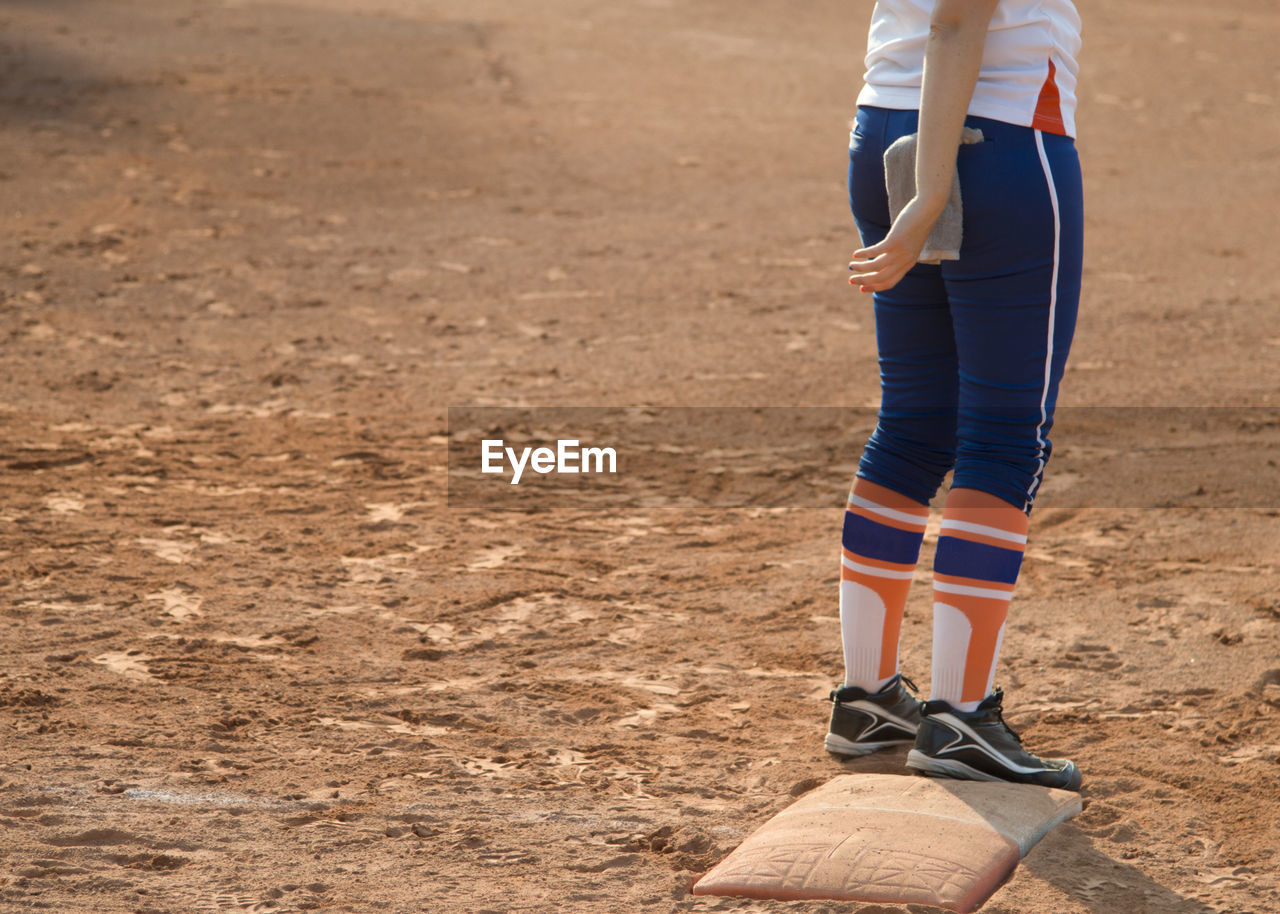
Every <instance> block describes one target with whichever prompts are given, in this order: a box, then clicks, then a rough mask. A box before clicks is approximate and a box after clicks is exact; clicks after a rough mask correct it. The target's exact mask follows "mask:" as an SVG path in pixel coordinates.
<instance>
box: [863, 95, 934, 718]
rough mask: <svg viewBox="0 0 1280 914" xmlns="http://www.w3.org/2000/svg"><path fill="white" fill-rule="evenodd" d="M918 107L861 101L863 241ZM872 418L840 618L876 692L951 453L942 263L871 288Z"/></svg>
mask: <svg viewBox="0 0 1280 914" xmlns="http://www.w3.org/2000/svg"><path fill="white" fill-rule="evenodd" d="M915 125H916V113H915V112H914V111H885V110H881V109H862V110H860V111H859V114H858V120H857V122H856V123H855V129H854V133H853V137H852V139H851V143H850V167H849V188H850V198H851V204H852V208H853V213H854V218H855V220H856V221H857V224H858V230H859V232H860V233H861V235H862V240H863V243H864V244H873V243H875V242H876V241H878V240H880V239H881V238H883V237H884V235H885V233H886V232H888V230H889V204H888V200H887V198H886V194H885V185H884V167H883V156H884V150H885V148H886V147H887V146H888V145H889V144H890V143H892V142H893V141H894V140H896V139H897V138H898V137H899V136H902V135H905V134H907V133H911V132H913V131H914V130H915ZM875 322H876V346H877V350H878V352H879V363H880V383H881V402H880V413H879V420H878V423H877V426H876V430H875V432H874V434H872V436H871V440H870V441H869V442H868V443H867V446H866V449H865V451H864V453H863V456H862V460H861V462H860V463H859V467H858V478H857V479H856V480H854V485H853V490H852V492H851V493H850V495H849V502H848V507H847V510H846V511H845V519H844V532H843V542H842V546H843V549H842V560H841V573H840V629H841V634H842V638H843V643H844V658H845V685H846V686H855V687H858V688H861V689H863V690H865V691H867V692H871V693H874V692H878V691H879V690H880V689H881V688H883V687H884V686H885V685H887V684H888V682H889V681H890V679H892V678H893V676H894V675H895V674H896V673H897V672H898V635H899V632H900V631H901V627H902V613H903V609H904V608H905V607H906V602H907V590H908V588H909V586H910V584H911V579H912V576H913V573H914V570H915V566H916V560H917V559H918V557H919V554H920V544H921V541H922V539H923V537H924V528H925V524H926V523H927V522H928V519H929V508H928V505H929V501H930V500H931V499H932V498H933V496H934V494H935V493H936V492H937V490H938V486H939V485H940V484H941V482H942V479H943V477H944V476H945V475H946V473H947V471H948V470H949V469H950V468H951V463H952V460H953V458H954V454H955V413H956V403H957V397H958V388H957V362H956V352H955V336H954V333H953V330H952V326H951V315H950V311H949V308H948V305H947V297H946V287H945V286H944V284H943V280H942V271H941V270H940V269H939V268H938V267H937V266H928V265H924V264H920V265H917V266H916V267H915V268H914V269H912V270H911V271H910V272H909V273H908V274H907V275H906V276H905V277H903V279H902V281H901V282H900V283H898V285H897V286H895V287H894V288H893V289H890V290H888V291H887V292H881V293H877V294H876V296H875Z"/></svg>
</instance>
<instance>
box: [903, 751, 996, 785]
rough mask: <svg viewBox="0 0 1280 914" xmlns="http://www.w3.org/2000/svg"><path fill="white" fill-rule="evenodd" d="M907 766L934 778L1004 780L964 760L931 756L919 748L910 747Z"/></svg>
mask: <svg viewBox="0 0 1280 914" xmlns="http://www.w3.org/2000/svg"><path fill="white" fill-rule="evenodd" d="M907 767H908V768H910V769H912V770H914V771H918V772H920V773H921V774H923V775H927V776H928V777H934V778H957V779H958V780H962V781H1003V780H1005V779H1004V778H998V777H996V776H995V775H994V774H987V773H986V772H985V771H979V770H978V769H977V768H972V767H970V766H969V765H966V764H965V763H964V762H957V761H955V760H948V759H940V758H933V757H932V756H928V755H925V754H924V753H923V752H921V751H920V750H919V749H912V750H911V751H910V752H908V753H907ZM1009 783H1012V782H1009Z"/></svg>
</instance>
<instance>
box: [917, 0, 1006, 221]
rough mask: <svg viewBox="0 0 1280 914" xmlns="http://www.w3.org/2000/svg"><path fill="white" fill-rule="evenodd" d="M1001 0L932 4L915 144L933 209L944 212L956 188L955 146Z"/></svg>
mask: <svg viewBox="0 0 1280 914" xmlns="http://www.w3.org/2000/svg"><path fill="white" fill-rule="evenodd" d="M998 3H999V0H938V2H937V4H936V5H935V6H934V9H933V18H932V23H931V28H930V30H929V41H928V44H927V45H926V48H925V55H924V83H923V89H922V94H921V100H920V128H919V140H918V145H917V147H916V197H917V199H918V200H919V201H920V203H921V204H923V205H924V206H926V207H927V208H928V209H929V210H931V211H932V210H936V211H937V212H938V213H941V212H942V209H943V207H944V206H946V202H947V198H948V197H949V196H950V194H951V182H952V180H953V178H954V175H955V167H956V150H957V149H958V148H959V146H960V134H961V131H962V130H963V129H964V119H965V114H966V112H967V111H968V109H969V101H970V99H971V98H972V97H973V89H974V86H976V85H977V83H978V71H979V69H980V68H981V66H982V52H983V48H984V47H985V46H986V41H987V28H988V27H989V26H990V24H991V17H992V15H993V14H994V13H995V9H996V6H997V4H998Z"/></svg>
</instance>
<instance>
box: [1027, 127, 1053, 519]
mask: <svg viewBox="0 0 1280 914" xmlns="http://www.w3.org/2000/svg"><path fill="white" fill-rule="evenodd" d="M1035 134H1036V150H1037V151H1038V152H1039V153H1040V167H1041V168H1043V169H1044V180H1045V183H1046V184H1047V185H1048V186H1049V202H1050V203H1051V204H1052V205H1053V282H1052V283H1051V284H1050V286H1049V330H1048V335H1047V339H1046V343H1045V345H1046V348H1047V350H1048V351H1047V352H1046V353H1045V356H1044V387H1043V388H1041V391H1040V424H1039V425H1037V426H1036V444H1038V445H1039V446H1040V451H1039V453H1038V454H1037V455H1036V463H1037V466H1036V472H1035V475H1034V476H1033V477H1032V479H1031V485H1029V486H1027V504H1026V507H1027V508H1030V507H1031V501H1032V499H1033V498H1034V497H1035V491H1036V488H1037V487H1038V486H1039V485H1040V478H1041V474H1042V473H1044V463H1045V459H1044V451H1045V448H1046V447H1047V444H1046V442H1045V440H1044V435H1043V434H1042V432H1043V431H1044V424H1045V423H1046V422H1047V421H1049V413H1048V410H1047V409H1046V405H1047V404H1048V401H1049V383H1050V379H1051V377H1052V374H1053V325H1054V321H1055V319H1056V317H1057V311H1058V255H1059V246H1060V242H1059V236H1060V234H1061V230H1062V225H1061V221H1060V219H1059V217H1058V189H1057V187H1056V186H1055V185H1054V183H1053V170H1052V169H1051V168H1050V167H1049V156H1048V155H1046V154H1045V151H1044V134H1043V133H1042V132H1041V131H1039V130H1037V131H1036V132H1035Z"/></svg>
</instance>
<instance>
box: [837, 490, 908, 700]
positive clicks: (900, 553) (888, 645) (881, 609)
mask: <svg viewBox="0 0 1280 914" xmlns="http://www.w3.org/2000/svg"><path fill="white" fill-rule="evenodd" d="M928 521H929V506H928V505H922V504H920V503H919V502H918V501H915V500H914V499H911V498H908V497H907V496H905V495H900V494H899V493H897V492H895V491H893V490H892V489H887V488H885V487H884V486H881V485H877V484H876V483H874V482H868V481H867V480H865V479H856V480H854V484H853V491H852V492H850V493H849V503H848V506H847V509H846V511H845V514H844V536H843V540H844V549H843V550H842V558H841V569H840V634H841V638H842V640H843V642H844V670H845V672H844V681H845V685H853V686H859V687H860V688H863V689H867V690H868V691H871V692H876V691H879V690H880V689H881V688H883V686H884V685H885V683H887V682H888V681H889V680H890V679H891V678H892V677H893V675H894V673H896V672H897V671H898V635H899V633H900V632H901V631H902V611H903V609H904V608H905V607H906V605H907V589H908V588H909V587H910V586H911V577H912V574H913V573H914V571H915V567H916V560H917V559H918V558H919V557H920V542H921V540H922V539H923V538H924V528H925V525H926V524H927V523H928Z"/></svg>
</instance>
